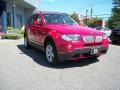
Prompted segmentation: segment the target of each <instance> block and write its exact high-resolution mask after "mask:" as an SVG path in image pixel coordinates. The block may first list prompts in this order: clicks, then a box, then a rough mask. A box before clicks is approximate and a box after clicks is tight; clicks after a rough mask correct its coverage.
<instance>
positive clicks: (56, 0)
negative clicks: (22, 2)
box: [39, 0, 113, 17]
mask: <svg viewBox="0 0 120 90" xmlns="http://www.w3.org/2000/svg"><path fill="white" fill-rule="evenodd" d="M91 6H92V9H93V16H94V15H100V16H98V17H109V16H110V15H111V8H112V7H113V5H112V0H41V1H40V3H39V10H42V11H57V12H65V13H68V14H71V13H73V12H76V13H79V14H81V15H84V16H85V15H86V10H88V15H90V11H91ZM101 14H107V15H101Z"/></svg>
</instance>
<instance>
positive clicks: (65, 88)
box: [0, 39, 120, 90]
mask: <svg viewBox="0 0 120 90" xmlns="http://www.w3.org/2000/svg"><path fill="white" fill-rule="evenodd" d="M2 42H3V43H0V90H120V59H119V58H120V54H119V53H120V46H119V45H110V47H109V50H108V52H107V54H106V55H103V56H101V57H99V58H98V59H84V60H79V61H72V62H64V63H62V64H60V65H58V66H50V65H49V64H48V63H47V61H46V59H45V54H44V53H43V52H41V51H39V50H36V49H34V48H32V49H28V50H26V49H25V48H24V45H23V39H21V40H14V41H2Z"/></svg>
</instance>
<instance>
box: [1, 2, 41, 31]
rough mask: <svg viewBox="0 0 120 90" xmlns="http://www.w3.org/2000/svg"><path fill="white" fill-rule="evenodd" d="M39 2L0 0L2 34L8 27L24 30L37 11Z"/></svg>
mask: <svg viewBox="0 0 120 90" xmlns="http://www.w3.org/2000/svg"><path fill="white" fill-rule="evenodd" d="M38 3H39V0H0V32H7V29H6V28H7V27H8V26H12V27H14V28H22V27H23V26H24V25H25V23H26V21H27V19H28V17H29V16H30V15H31V14H32V13H33V12H35V11H36V9H37V7H38Z"/></svg>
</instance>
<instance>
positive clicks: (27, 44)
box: [24, 36, 31, 48]
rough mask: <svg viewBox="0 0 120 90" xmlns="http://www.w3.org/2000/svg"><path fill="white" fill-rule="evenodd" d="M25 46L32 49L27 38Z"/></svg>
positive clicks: (25, 38)
mask: <svg viewBox="0 0 120 90" xmlns="http://www.w3.org/2000/svg"><path fill="white" fill-rule="evenodd" d="M24 46H25V48H30V47H31V45H30V44H29V42H28V39H27V37H26V36H25V37H24Z"/></svg>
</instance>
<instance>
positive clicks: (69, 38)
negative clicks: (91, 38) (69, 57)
mask: <svg viewBox="0 0 120 90" xmlns="http://www.w3.org/2000/svg"><path fill="white" fill-rule="evenodd" d="M61 38H62V39H63V40H66V41H77V40H80V39H81V37H80V35H77V34H75V35H62V36H61Z"/></svg>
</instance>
